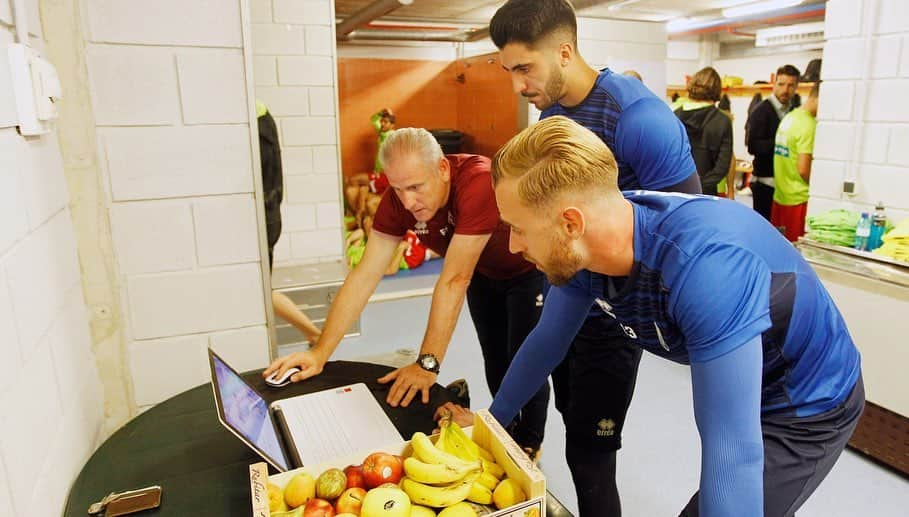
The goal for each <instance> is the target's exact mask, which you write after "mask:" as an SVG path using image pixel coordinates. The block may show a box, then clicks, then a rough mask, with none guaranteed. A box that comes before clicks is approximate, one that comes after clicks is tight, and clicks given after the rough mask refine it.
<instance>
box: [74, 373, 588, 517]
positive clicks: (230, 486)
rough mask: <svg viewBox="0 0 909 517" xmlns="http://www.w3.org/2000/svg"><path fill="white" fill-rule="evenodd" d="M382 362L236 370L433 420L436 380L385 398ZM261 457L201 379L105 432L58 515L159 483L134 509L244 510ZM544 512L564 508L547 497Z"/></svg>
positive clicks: (421, 423)
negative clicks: (274, 372)
mask: <svg viewBox="0 0 909 517" xmlns="http://www.w3.org/2000/svg"><path fill="white" fill-rule="evenodd" d="M389 371H391V368H389V367H387V366H380V365H375V364H367V363H357V362H349V361H333V362H329V363H328V364H326V365H325V369H324V371H323V373H322V374H321V375H319V376H317V377H314V378H312V379H308V380H306V381H304V382H300V383H295V384H293V385H291V386H287V387H285V388H281V389H272V388H269V387H267V386H266V384H265V381H264V380H262V377H261V375H260V374H259V372H248V373H246V374H244V377H245V378H246V379H247V380H248V381H250V383H251V384H252V385H253V387H255V388H256V390H257V391H259V393H261V394H262V395H263V397H264V398H265V399H266V400H267V401H269V402H271V401H272V400H276V399H282V398H287V397H292V396H295V395H302V394H305V393H311V392H315V391H320V390H323V389H328V388H334V387H337V386H343V385H346V384H353V383H357V382H365V383H366V384H367V386H369V388H370V390H371V391H372V392H373V393H374V394H375V396H376V399H377V400H379V401H380V403H381V404H382V407H383V409H384V410H385V412H386V413H387V414H388V416H389V418H391V421H392V422H393V423H394V424H395V426H396V427H397V428H398V431H399V432H400V433H401V435H402V436H404V437H408V436H410V435H412V434H413V433H414V432H416V431H423V432H429V431H432V429H433V428H434V427H435V423H434V422H433V419H432V416H433V412H434V410H435V408H436V407H437V406H438V405H440V404H442V403H444V402H447V401H449V400H453V397H452V395H451V393H450V392H449V391H448V390H446V389H445V388H443V387H441V386H439V385H436V386H435V387H433V389H432V391H431V394H430V395H431V400H430V403H429V404H427V405H423V404H422V403H420V402H419V401H418V402H416V403H412V404H411V405H410V407H408V408H392V407H391V406H389V405H388V404H386V403H385V396H386V395H387V389H388V388H387V387H386V386H383V385H381V384H379V383H378V382H376V379H378V378H379V377H381V376H382V375H385V374H386V373H388V372H389ZM258 461H262V460H261V459H260V458H259V456H258V455H256V453H254V452H253V451H252V450H250V449H249V448H248V447H246V445H244V444H243V443H242V442H241V441H240V440H239V439H237V438H236V437H235V436H234V435H232V434H230V432H228V431H227V430H226V429H225V428H224V427H223V426H222V425H221V424H220V422H219V421H218V415H217V412H216V411H215V403H214V399H213V395H212V389H211V384H210V383H209V384H203V385H202V386H198V387H196V388H193V389H191V390H189V391H186V392H183V393H181V394H179V395H177V396H175V397H173V398H171V399H169V400H166V401H164V402H162V403H160V404H158V405H156V406H155V407H153V408H151V409H149V410H148V411H146V412H144V413H142V414H141V415H139V416H137V417H136V418H134V419H133V420H131V421H130V422H129V423H127V424H126V425H124V426H123V427H122V428H120V429H119V430H118V431H117V432H115V433H114V434H113V435H111V436H110V438H108V439H107V441H105V442H104V444H102V445H101V447H99V448H98V450H97V451H95V453H94V454H93V455H92V457H91V458H90V459H89V460H88V462H87V463H86V464H85V466H84V467H83V468H82V471H81V472H80V473H79V477H78V478H76V481H75V482H74V483H73V486H72V488H71V489H70V493H69V498H68V499H67V502H66V507H65V509H64V513H63V515H64V516H65V517H70V516H80V517H81V516H85V515H87V513H86V512H87V509H88V506H89V505H90V504H91V503H93V502H95V501H98V500H99V499H101V498H102V497H104V496H105V495H107V494H108V493H110V492H113V491H116V492H120V491H124V490H130V489H136V488H142V487H145V486H149V485H161V488H162V498H161V506H160V508H157V509H154V510H148V511H145V512H141V513H138V514H135V515H139V516H150V515H161V516H164V515H167V516H180V517H184V516H200V517H201V516H218V517H226V516H234V515H236V516H244V517H246V516H249V515H250V514H251V512H252V505H251V500H250V492H249V465H250V464H251V463H256V462H258ZM547 506H548V509H547V514H548V515H549V516H551V517H559V516H566V515H570V514H569V513H568V512H567V511H565V510H564V508H562V507H561V504H559V503H558V502H557V501H556V500H555V499H554V498H553V497H550V498H549V502H548V504H547Z"/></svg>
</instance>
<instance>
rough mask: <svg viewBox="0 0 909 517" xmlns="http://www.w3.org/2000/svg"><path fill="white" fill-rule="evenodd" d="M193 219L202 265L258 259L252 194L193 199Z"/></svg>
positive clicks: (257, 240) (254, 206)
mask: <svg viewBox="0 0 909 517" xmlns="http://www.w3.org/2000/svg"><path fill="white" fill-rule="evenodd" d="M193 221H194V222H195V228H196V245H197V247H198V253H199V264H200V265H202V266H217V265H223V264H237V263H242V262H258V260H259V231H258V224H257V223H256V201H255V199H254V198H253V196H251V195H249V194H243V195H236V196H217V197H206V198H201V199H197V200H195V201H194V202H193Z"/></svg>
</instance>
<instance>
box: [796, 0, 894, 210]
mask: <svg viewBox="0 0 909 517" xmlns="http://www.w3.org/2000/svg"><path fill="white" fill-rule="evenodd" d="M907 6H909V4H907V2H905V1H903V0H830V1H829V2H828V3H827V14H826V27H825V33H826V35H827V38H828V41H827V44H826V46H825V48H824V66H823V68H822V78H823V79H824V83H823V86H822V87H821V97H820V105H819V109H818V127H817V135H816V137H815V152H814V157H815V160H816V161H815V164H816V165H815V168H814V171H813V173H812V175H811V200H810V201H809V204H808V212H809V214H812V213H818V212H822V211H825V210H829V209H831V208H837V207H843V208H849V209H853V210H863V211H869V210H872V209H873V206H874V204H875V203H877V202H878V201H883V202H884V204H885V205H886V206H887V212H888V215H889V217H890V218H891V220H893V221H895V222H896V221H900V220H902V219H903V218H905V217H909V151H907V149H909V131H907V129H906V124H907V123H909V107H907V106H909V104H907V103H906V102H905V101H904V98H905V92H906V91H909V67H907V66H904V65H903V62H905V61H907V59H909V57H907V56H909V7H907ZM856 155H857V156H856ZM844 179H854V180H855V181H856V182H857V189H856V190H857V192H856V194H855V195H854V196H851V197H850V196H846V195H845V194H842V193H841V192H842V181H843V180H844Z"/></svg>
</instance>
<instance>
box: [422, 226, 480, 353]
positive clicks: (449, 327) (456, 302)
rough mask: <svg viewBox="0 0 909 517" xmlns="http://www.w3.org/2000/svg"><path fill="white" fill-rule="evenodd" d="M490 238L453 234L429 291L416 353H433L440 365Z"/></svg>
mask: <svg viewBox="0 0 909 517" xmlns="http://www.w3.org/2000/svg"><path fill="white" fill-rule="evenodd" d="M490 237H491V234H488V233H487V234H483V235H463V234H458V233H456V234H454V236H453V237H452V238H451V243H450V244H449V245H448V251H446V253H445V259H444V262H443V263H442V272H441V273H440V274H439V279H438V280H437V281H436V286H435V288H434V289H433V291H432V306H431V307H430V309H429V322H428V323H427V325H426V334H425V335H424V336H423V343H422V344H421V345H420V353H423V354H433V355H435V356H436V358H438V360H439V362H440V363H441V362H442V358H443V357H445V352H446V351H447V350H448V343H449V341H451V335H452V334H453V333H454V328H455V326H456V325H457V323H458V316H459V315H460V313H461V306H463V305H464V297H465V295H466V294H467V286H468V285H470V279H471V278H472V277H473V271H474V268H476V266H477V261H478V260H480V255H481V254H482V253H483V249H484V248H485V247H486V243H487V242H489V238H490Z"/></svg>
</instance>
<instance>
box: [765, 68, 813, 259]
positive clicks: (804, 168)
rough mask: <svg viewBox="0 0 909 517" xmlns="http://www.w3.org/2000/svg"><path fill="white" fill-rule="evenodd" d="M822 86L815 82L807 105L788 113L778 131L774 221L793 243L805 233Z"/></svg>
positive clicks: (772, 215) (775, 151)
mask: <svg viewBox="0 0 909 517" xmlns="http://www.w3.org/2000/svg"><path fill="white" fill-rule="evenodd" d="M819 89H820V83H815V84H814V87H813V88H812V89H811V93H809V94H808V100H807V101H805V104H804V105H802V106H801V107H799V108H796V109H794V110H792V111H790V112H789V113H787V114H786V116H785V117H783V120H781V121H780V127H779V128H777V130H776V145H775V147H774V151H773V181H774V184H775V185H776V190H775V191H774V193H773V206H772V208H771V210H770V223H771V224H773V226H776V227H777V228H779V230H780V231H781V232H782V233H783V235H785V236H786V238H787V239H789V240H790V241H792V242H795V241H797V240H798V238H799V237H801V236H802V235H804V234H805V215H806V213H807V211H808V181H809V180H810V179H811V159H812V155H813V153H814V132H815V128H816V127H817V118H816V117H817V105H818V91H819Z"/></svg>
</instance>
